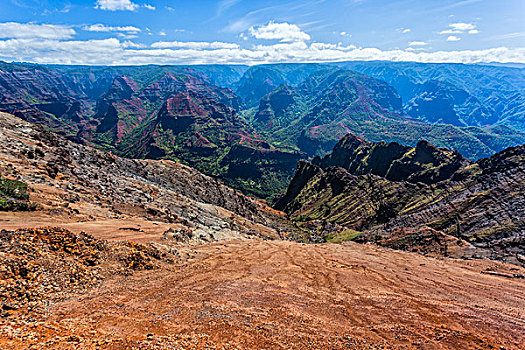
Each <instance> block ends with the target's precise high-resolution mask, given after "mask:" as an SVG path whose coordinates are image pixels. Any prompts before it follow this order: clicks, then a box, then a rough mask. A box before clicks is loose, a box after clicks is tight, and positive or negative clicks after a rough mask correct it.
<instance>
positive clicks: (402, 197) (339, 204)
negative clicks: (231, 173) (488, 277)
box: [276, 135, 525, 264]
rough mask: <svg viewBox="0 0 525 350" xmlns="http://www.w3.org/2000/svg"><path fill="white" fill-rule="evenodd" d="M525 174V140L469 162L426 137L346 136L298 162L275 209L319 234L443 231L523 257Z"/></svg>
mask: <svg viewBox="0 0 525 350" xmlns="http://www.w3.org/2000/svg"><path fill="white" fill-rule="evenodd" d="M524 181H525V146H519V147H515V148H509V149H507V150H505V151H502V152H500V153H498V154H496V155H494V156H492V157H491V158H488V159H481V160H479V161H478V162H476V163H471V162H470V161H467V160H465V159H464V158H463V157H461V155H460V154H458V153H455V152H450V151H448V150H444V149H437V148H435V147H433V146H432V145H430V144H428V143H426V142H419V143H418V145H417V146H416V147H415V148H411V147H404V146H400V145H397V144H394V143H393V144H385V143H379V144H370V143H367V142H364V141H362V140H359V139H357V138H356V137H355V136H353V135H348V136H346V137H345V138H344V139H343V140H341V141H340V142H339V143H338V144H337V145H336V146H335V148H334V151H333V153H332V154H331V155H328V156H327V157H325V158H324V159H320V158H316V159H314V160H313V162H312V163H310V162H301V163H299V165H298V168H297V172H296V175H295V176H294V179H293V180H292V182H291V184H290V186H289V188H288V191H287V193H286V195H285V196H284V197H282V198H281V199H280V200H279V201H278V202H277V204H276V208H278V209H282V210H284V211H286V212H287V213H288V214H289V215H290V216H291V218H292V219H293V220H295V221H296V222H297V223H298V224H300V225H301V226H302V227H304V228H305V229H310V230H312V231H313V232H315V233H316V234H317V235H318V236H317V237H318V238H317V239H319V238H320V239H323V238H324V239H328V240H330V239H331V238H332V237H334V236H341V235H343V236H345V235H346V236H347V239H356V240H359V241H370V240H372V241H376V242H378V243H380V244H382V243H385V244H388V245H391V246H396V245H397V246H400V247H402V246H403V244H401V243H400V242H399V240H405V241H407V240H409V241H410V240H414V241H416V242H418V241H420V240H421V239H422V237H421V235H422V236H426V235H427V236H428V235H430V236H433V237H435V239H438V240H439V239H440V238H439V235H441V234H445V235H448V236H451V237H456V238H458V239H462V240H465V241H466V242H469V243H470V244H472V245H473V246H475V247H478V248H481V249H482V250H484V252H478V253H476V254H477V255H479V254H481V255H485V256H490V257H491V258H495V259H503V260H508V261H513V262H518V263H521V264H525V250H524V244H523V242H524V240H525V212H524V211H523V210H522V208H523V206H524V205H525V203H524V202H523V198H525V192H524V191H525V182H524ZM344 232H346V233H344ZM396 237H397V238H396ZM388 238H393V239H394V240H396V239H397V240H398V242H397V243H395V242H392V241H388V240H387V239H388ZM406 243H407V244H406V245H404V246H405V247H406V248H407V249H410V244H409V243H410V242H408V241H407V242H406ZM412 243H413V242H412Z"/></svg>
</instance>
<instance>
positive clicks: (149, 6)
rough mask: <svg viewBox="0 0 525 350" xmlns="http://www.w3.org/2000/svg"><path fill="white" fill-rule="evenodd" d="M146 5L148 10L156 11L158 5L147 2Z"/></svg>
mask: <svg viewBox="0 0 525 350" xmlns="http://www.w3.org/2000/svg"><path fill="white" fill-rule="evenodd" d="M144 7H145V8H146V9H148V10H151V11H155V9H156V7H155V6H152V5H148V4H145V5H144Z"/></svg>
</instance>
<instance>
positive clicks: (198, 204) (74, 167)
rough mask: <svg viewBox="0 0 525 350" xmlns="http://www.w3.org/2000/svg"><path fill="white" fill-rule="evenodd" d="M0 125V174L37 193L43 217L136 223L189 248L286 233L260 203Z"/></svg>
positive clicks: (165, 168)
mask: <svg viewBox="0 0 525 350" xmlns="http://www.w3.org/2000/svg"><path fill="white" fill-rule="evenodd" d="M0 121H1V125H2V126H3V128H2V129H1V130H0V142H1V143H2V145H3V147H2V149H1V150H0V171H1V172H2V174H3V176H4V177H8V178H17V179H19V180H21V181H24V182H25V183H27V185H28V186H32V187H36V188H38V191H35V193H31V202H34V203H37V204H38V205H39V207H38V210H39V211H41V212H43V213H47V212H50V213H56V214H54V215H66V216H68V217H72V218H73V220H75V221H90V220H95V219H97V218H98V219H104V220H108V219H121V218H141V219H143V220H148V221H151V222H157V223H164V225H168V226H169V225H172V226H173V225H175V227H176V228H179V229H184V230H189V231H191V232H192V233H193V237H194V241H199V240H201V239H205V240H214V239H224V238H232V237H244V236H247V235H255V236H264V237H273V238H276V237H279V235H280V233H282V234H283V235H284V236H286V232H287V231H288V230H289V229H288V228H286V227H288V224H286V222H285V221H284V220H282V218H281V217H280V216H279V214H278V213H277V212H276V211H274V210H273V209H270V208H268V207H267V206H266V204H265V203H264V202H262V201H258V200H255V199H252V198H249V197H246V196H245V195H243V194H241V193H240V192H238V191H236V190H234V189H232V188H230V187H228V186H226V185H225V184H224V183H223V182H221V181H218V180H216V179H213V178H211V177H209V176H206V175H204V174H202V173H200V172H198V171H197V170H195V169H192V168H190V167H188V166H185V165H182V164H180V163H177V162H173V161H170V160H136V159H125V158H120V157H117V156H115V155H112V154H110V153H106V152H101V151H97V150H95V149H93V148H91V147H89V146H84V145H79V144H76V143H73V142H71V141H68V140H66V139H64V138H62V137H60V136H57V135H56V134H53V133H51V132H49V131H46V130H44V129H43V128H42V127H40V126H36V125H32V124H29V123H27V122H23V121H22V120H20V119H18V118H16V117H13V116H11V115H8V114H5V113H0ZM30 152H31V153H32V154H35V156H33V157H32V158H28V157H27V154H29V153H30ZM68 220H70V219H68ZM290 227H291V226H290Z"/></svg>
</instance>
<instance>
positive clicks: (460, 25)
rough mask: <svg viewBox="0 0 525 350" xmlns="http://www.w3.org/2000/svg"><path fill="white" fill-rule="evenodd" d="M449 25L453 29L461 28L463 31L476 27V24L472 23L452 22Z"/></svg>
mask: <svg viewBox="0 0 525 350" xmlns="http://www.w3.org/2000/svg"><path fill="white" fill-rule="evenodd" d="M448 26H449V27H450V28H452V29H455V30H461V31H465V30H471V29H476V26H475V25H474V24H472V23H452V24H449V25H448Z"/></svg>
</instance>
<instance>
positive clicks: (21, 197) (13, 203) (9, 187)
mask: <svg viewBox="0 0 525 350" xmlns="http://www.w3.org/2000/svg"><path fill="white" fill-rule="evenodd" d="M34 209H35V206H34V205H33V204H31V203H30V202H29V189H28V186H27V184H26V183H25V182H22V181H17V180H10V179H7V178H5V177H2V176H1V175H0V210H1V211H9V210H34Z"/></svg>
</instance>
